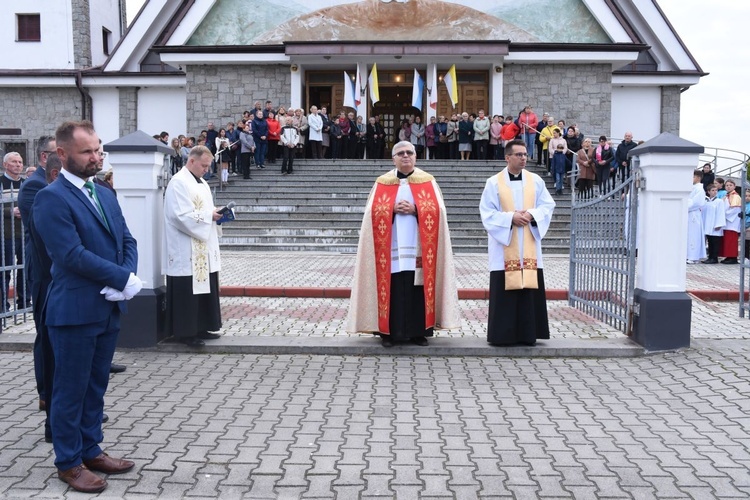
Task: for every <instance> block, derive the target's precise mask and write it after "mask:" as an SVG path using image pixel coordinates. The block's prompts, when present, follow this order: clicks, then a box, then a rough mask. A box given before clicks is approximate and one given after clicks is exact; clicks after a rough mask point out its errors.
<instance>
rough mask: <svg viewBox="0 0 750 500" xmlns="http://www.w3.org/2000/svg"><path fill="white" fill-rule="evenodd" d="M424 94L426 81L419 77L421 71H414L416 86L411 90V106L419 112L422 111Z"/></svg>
mask: <svg viewBox="0 0 750 500" xmlns="http://www.w3.org/2000/svg"><path fill="white" fill-rule="evenodd" d="M422 92H424V80H422V77H421V76H420V75H419V71H417V70H416V69H415V70H414V86H413V87H412V89H411V105H412V106H413V107H415V108H417V109H418V110H420V111H421V110H422V100H423V99H422Z"/></svg>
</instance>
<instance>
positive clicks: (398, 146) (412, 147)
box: [391, 141, 417, 156]
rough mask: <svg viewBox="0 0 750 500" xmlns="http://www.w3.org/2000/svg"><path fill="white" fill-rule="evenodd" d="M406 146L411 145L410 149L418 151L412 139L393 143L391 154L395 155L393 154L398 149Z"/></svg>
mask: <svg viewBox="0 0 750 500" xmlns="http://www.w3.org/2000/svg"><path fill="white" fill-rule="evenodd" d="M404 146H409V149H411V150H412V151H414V152H415V153H416V152H417V150H416V149H414V144H412V143H411V141H400V142H397V143H396V144H394V145H393V149H391V156H393V154H394V153H395V152H396V150H397V149H399V148H402V147H404Z"/></svg>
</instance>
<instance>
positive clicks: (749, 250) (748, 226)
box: [745, 187, 750, 265]
mask: <svg viewBox="0 0 750 500" xmlns="http://www.w3.org/2000/svg"><path fill="white" fill-rule="evenodd" d="M745 265H750V188H747V187H746V188H745Z"/></svg>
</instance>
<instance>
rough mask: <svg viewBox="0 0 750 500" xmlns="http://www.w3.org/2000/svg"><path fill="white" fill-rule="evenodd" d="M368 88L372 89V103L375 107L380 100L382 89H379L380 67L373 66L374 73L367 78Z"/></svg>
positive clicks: (371, 72)
mask: <svg viewBox="0 0 750 500" xmlns="http://www.w3.org/2000/svg"><path fill="white" fill-rule="evenodd" d="M367 87H368V88H369V89H370V101H371V102H372V104H373V105H374V104H375V103H376V102H378V101H379V100H380V89H379V88H378V65H377V64H373V65H372V71H370V76H369V77H368V78H367Z"/></svg>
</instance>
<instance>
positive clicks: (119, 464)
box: [83, 453, 135, 474]
mask: <svg viewBox="0 0 750 500" xmlns="http://www.w3.org/2000/svg"><path fill="white" fill-rule="evenodd" d="M83 463H84V464H86V467H88V468H89V469H91V470H96V471H99V472H104V473H106V474H122V473H123V472H127V471H129V470H130V469H132V468H133V466H134V465H135V463H133V462H131V461H130V460H122V459H120V458H113V457H110V456H109V455H107V454H106V453H102V454H101V455H99V456H98V457H96V458H92V459H91V460H84V461H83Z"/></svg>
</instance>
